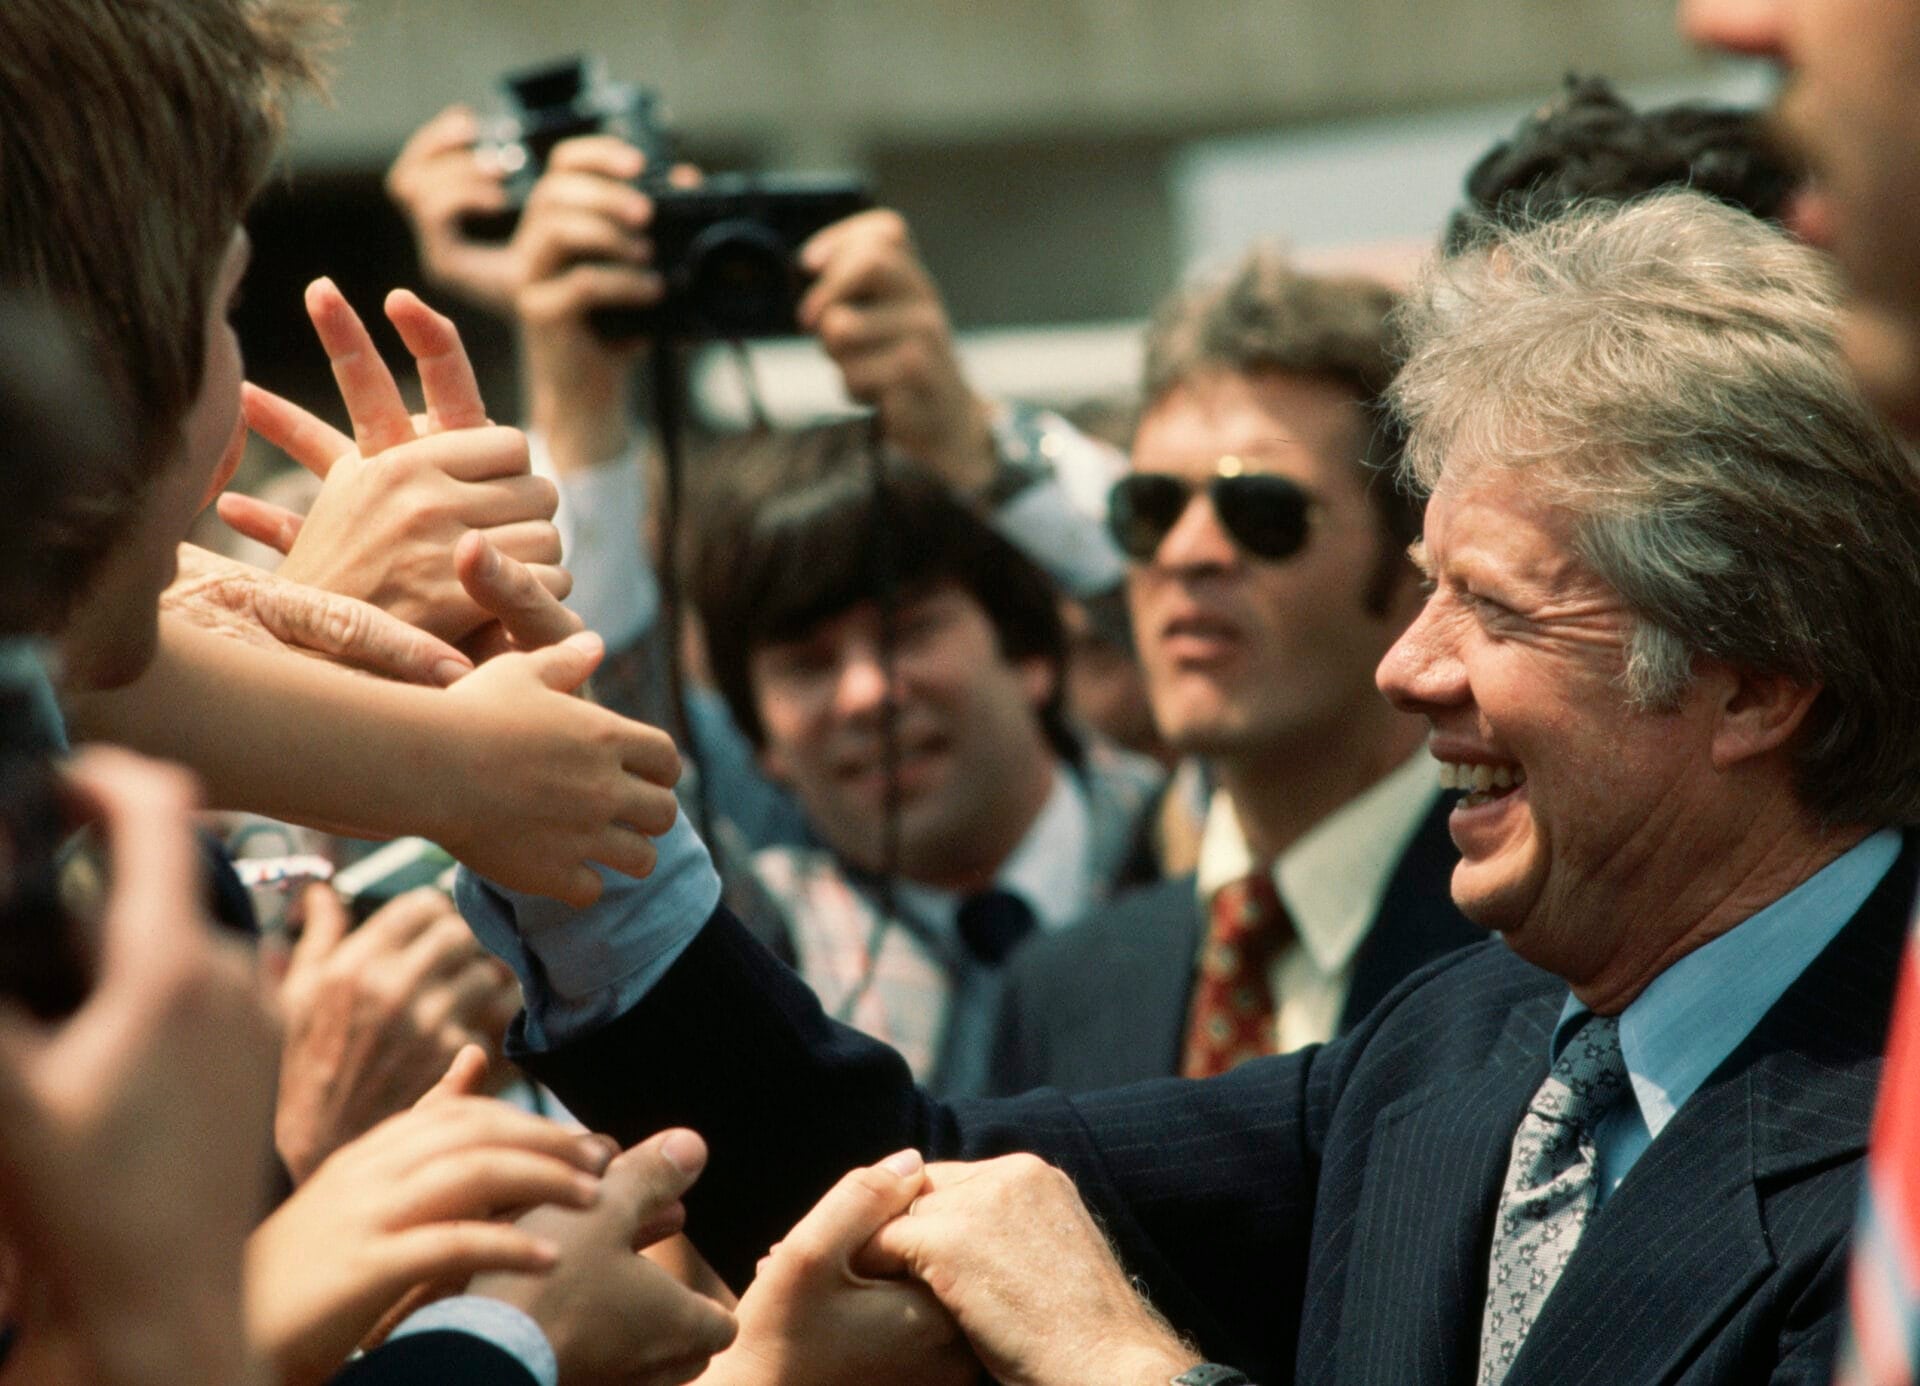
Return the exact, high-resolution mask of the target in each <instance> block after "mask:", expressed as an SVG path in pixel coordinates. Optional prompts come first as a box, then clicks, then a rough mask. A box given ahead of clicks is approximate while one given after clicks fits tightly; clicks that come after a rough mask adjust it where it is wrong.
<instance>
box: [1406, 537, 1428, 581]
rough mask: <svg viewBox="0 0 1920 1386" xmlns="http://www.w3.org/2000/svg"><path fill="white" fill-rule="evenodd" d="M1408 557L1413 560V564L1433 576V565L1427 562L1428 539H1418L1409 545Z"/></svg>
mask: <svg viewBox="0 0 1920 1386" xmlns="http://www.w3.org/2000/svg"><path fill="white" fill-rule="evenodd" d="M1407 557H1408V558H1410V559H1412V560H1413V566H1414V567H1416V568H1418V569H1419V570H1420V571H1421V572H1422V573H1424V574H1426V575H1427V576H1428V577H1432V576H1433V565H1432V564H1431V563H1429V562H1427V541H1426V540H1425V539H1416V540H1414V541H1413V542H1412V543H1411V544H1409V545H1407Z"/></svg>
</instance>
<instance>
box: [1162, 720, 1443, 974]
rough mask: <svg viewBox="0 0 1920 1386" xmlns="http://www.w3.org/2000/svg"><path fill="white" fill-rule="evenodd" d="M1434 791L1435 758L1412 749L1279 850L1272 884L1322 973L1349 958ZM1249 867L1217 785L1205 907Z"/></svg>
mask: <svg viewBox="0 0 1920 1386" xmlns="http://www.w3.org/2000/svg"><path fill="white" fill-rule="evenodd" d="M1439 793H1440V785H1439V777H1438V774H1437V773H1436V771H1435V769H1434V762H1433V759H1432V757H1430V756H1429V755H1428V754H1427V753H1426V751H1425V750H1421V751H1417V752H1415V753H1414V754H1413V755H1412V756H1410V757H1408V759H1407V760H1406V761H1404V762H1403V763H1402V764H1400V765H1399V766H1397V767H1395V768H1394V769H1393V770H1392V771H1390V772H1389V773H1388V774H1386V775H1384V776H1382V777H1381V778H1380V779H1378V780H1376V781H1374V783H1373V784H1371V785H1370V786H1368V787H1367V788H1366V789H1364V790H1362V791H1361V792H1360V793H1359V794H1356V795H1355V796H1354V797H1353V798H1351V799H1349V800H1347V802H1346V803H1344V804H1342V805H1341V806H1340V807H1339V808H1337V809H1335V810H1334V811H1333V812H1332V813H1330V814H1328V815H1327V816H1326V817H1325V818H1323V819H1321V820H1320V821H1319V822H1318V823H1315V824H1314V825H1313V827H1311V828H1309V829H1308V830H1307V831H1306V832H1305V833H1304V834H1302V835H1301V837H1300V839H1299V840H1298V841H1296V842H1295V843H1294V844H1293V845H1292V846H1291V847H1289V848H1287V850H1286V851H1284V852H1282V853H1281V854H1280V858H1279V860H1278V861H1276V862H1275V863H1274V866H1273V883H1274V886H1275V888H1276V889H1277V890H1278V891H1279V892H1280V901H1281V903H1282V904H1284V905H1285V906H1286V907H1287V914H1288V915H1289V916H1290V917H1291V918H1292V920H1293V927H1294V930H1295V932H1296V933H1297V934H1298V935H1299V938H1300V942H1301V944H1302V946H1303V947H1305V949H1306V951H1307V955H1308V956H1309V957H1310V958H1312V959H1313V963H1314V966H1315V967H1317V968H1318V969H1319V970H1320V971H1321V972H1323V973H1328V974H1331V973H1335V972H1338V971H1340V970H1341V969H1342V968H1344V967H1345V966H1346V965H1347V964H1348V963H1349V962H1350V961H1352V958H1353V954H1354V951H1355V950H1356V949H1357V948H1359V946H1360V941H1361V940H1362V939H1364V938H1365V937H1366V936H1367V930H1368V929H1369V928H1370V927H1372V924H1373V919H1374V916H1375V915H1377V914H1378V913H1379V912H1380V901H1381V899H1382V898H1383V897H1384V896H1385V895H1386V893H1387V882H1388V881H1390V880H1391V879H1392V878H1393V872H1394V868H1395V867H1397V866H1398V865H1399V864H1400V858H1401V856H1402V855H1403V854H1404V853H1405V852H1406V850H1407V843H1408V842H1410V841H1412V839H1413V835H1414V833H1416V832H1418V831H1419V828H1420V824H1421V822H1422V821H1423V820H1424V819H1425V818H1426V816H1427V814H1428V812H1429V811H1431V809H1432V808H1433V801H1434V799H1435V798H1436V797H1437V796H1438V794H1439ZM1253 869H1254V861H1253V852H1252V849H1251V848H1249V847H1248V846H1247V837H1246V834H1245V833H1244V832H1242V831H1241V829H1240V817H1239V815H1238V814H1237V813H1236V812H1235V811H1234V807H1233V801H1232V800H1231V799H1229V798H1228V797H1227V795H1226V793H1225V792H1224V791H1220V790H1216V791H1215V792H1214V794H1213V797H1212V799H1211V800H1210V801H1209V802H1208V804H1207V821H1206V826H1205V827H1204V828H1203V829H1202V830H1201V834H1200V861H1199V866H1198V870H1197V872H1196V877H1195V880H1196V884H1197V885H1198V887H1199V892H1200V905H1201V910H1202V912H1203V913H1204V912H1205V911H1206V908H1207V906H1208V905H1209V904H1211V902H1212V900H1213V897H1214V895H1215V894H1216V893H1218V891H1219V890H1220V888H1221V887H1222V886H1224V885H1226V884H1227V883H1228V882H1229V881H1233V880H1238V879H1239V878H1240V877H1242V876H1245V875H1247V874H1248V873H1249V872H1251V871H1252V870H1253Z"/></svg>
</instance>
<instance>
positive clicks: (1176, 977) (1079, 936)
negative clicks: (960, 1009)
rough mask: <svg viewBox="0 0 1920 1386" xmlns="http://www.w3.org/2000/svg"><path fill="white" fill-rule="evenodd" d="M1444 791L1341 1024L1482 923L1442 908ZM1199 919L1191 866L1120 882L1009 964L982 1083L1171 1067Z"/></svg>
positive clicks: (1069, 1080) (1008, 1090) (1453, 854)
mask: <svg viewBox="0 0 1920 1386" xmlns="http://www.w3.org/2000/svg"><path fill="white" fill-rule="evenodd" d="M1452 808H1453V796H1452V795H1450V794H1449V795H1442V796H1440V798H1439V799H1437V800H1436V801H1435V803H1434V806H1433V808H1432V809H1431V810H1430V811H1429V812H1428V814H1427V816H1426V817H1425V818H1424V819H1422V820H1421V822H1420V827H1419V829H1418V831H1416V832H1415V833H1414V835H1413V837H1412V839H1411V840H1410V841H1409V842H1408V843H1407V849H1406V851H1405V852H1404V853H1402V854H1401V857H1400V861H1399V863H1398V864H1397V865H1396V866H1395V867H1394V870H1393V875H1392V876H1390V877H1389V878H1388V880H1387V888H1386V891H1385V893H1384V894H1382V896H1381V897H1380V908H1379V910H1378V911H1377V912H1376V913H1375V914H1374V917H1373V922H1372V923H1371V924H1370V925H1368V927H1367V934H1366V937H1365V938H1364V939H1363V940H1362V942H1361V944H1360V947H1359V950H1358V951H1357V952H1356V953H1355V954H1354V958H1353V982H1352V985H1351V986H1350V987H1349V988H1348V991H1347V1002H1346V1005H1345V1006H1344V1007H1343V1008H1342V1010H1341V1012H1340V1021H1339V1025H1338V1027H1337V1029H1336V1031H1335V1033H1337V1034H1342V1035H1344V1034H1345V1033H1346V1032H1347V1031H1349V1030H1351V1029H1352V1028H1353V1027H1354V1026H1355V1025H1357V1024H1358V1023H1359V1022H1360V1021H1361V1020H1362V1019H1363V1018H1364V1017H1365V1016H1366V1014H1367V1012H1369V1011H1371V1010H1372V1009H1373V1008H1374V1007H1375V1006H1376V1005H1378V1004H1379V1003H1380V1001H1381V999H1382V998H1383V997H1385V996H1386V994H1387V993H1388V992H1390V991H1392V990H1393V989H1394V987H1396V986H1398V985H1399V984H1400V982H1401V981H1402V980H1403V979H1404V978H1405V977H1406V976H1407V975H1408V974H1409V973H1411V972H1413V971H1415V970H1416V969H1417V968H1419V967H1420V966H1422V965H1423V964H1425V963H1428V962H1431V961H1432V960H1433V959H1435V958H1437V957H1439V956H1440V955H1441V954H1442V953H1446V952H1449V951H1451V950H1452V949H1455V948H1464V947H1465V946H1466V945H1468V944H1469V943H1478V942H1479V941H1481V940H1482V939H1484V938H1485V937H1486V931H1485V930H1484V929H1480V928H1478V927H1476V926H1475V925H1473V924H1471V923H1469V922H1468V920H1467V919H1466V917H1465V916H1464V915H1462V914H1461V913H1460V911H1459V910H1457V909H1455V908H1454V904H1453V896H1452V895H1451V894H1450V892H1449V883H1450V882H1451V880H1452V878H1453V867H1454V863H1455V862H1457V861H1459V860H1460V853H1459V850H1458V849H1457V848H1455V847H1454V845H1453V839H1452V837H1450V836H1449V835H1448V833H1447V815H1448V813H1450V812H1451V811H1452ZM1205 927H1206V921H1205V917H1204V916H1203V915H1202V913H1201V910H1200V900H1199V895H1198V892H1197V887H1196V886H1195V883H1194V877H1193V876H1192V875H1191V874H1188V875H1185V876H1181V877H1178V878H1177V879H1174V880H1169V881H1161V882H1159V883H1157V884H1155V885H1151V886H1146V887H1144V888H1142V889H1139V890H1135V891H1130V892H1128V893H1127V894H1125V895H1123V896H1121V897H1120V898H1119V899H1118V900H1116V901H1115V902H1114V903H1113V904H1112V905H1110V906H1108V907H1107V908H1105V909H1103V910H1100V911H1098V912H1097V913H1095V914H1093V915H1091V916H1089V917H1088V918H1087V919H1085V920H1084V921H1082V922H1081V923H1079V924H1076V925H1074V926H1073V927H1072V928H1070V929H1062V930H1061V931H1059V932H1058V933H1051V934H1043V935H1041V936H1039V937H1037V938H1035V939H1034V940H1033V941H1032V942H1031V943H1029V944H1027V945H1026V946H1025V947H1024V948H1022V949H1021V950H1020V951H1019V952H1018V953H1017V954H1015V955H1014V957H1013V958H1012V960H1011V961H1009V963H1008V964H1007V982H1006V989H1005V991H1004V992H1003V993H1002V996H1001V1003H1000V1020H999V1027H998V1031H997V1033H996V1034H995V1037H994V1047H993V1057H992V1067H991V1071H990V1073H989V1076H988V1085H989V1087H988V1090H989V1091H990V1092H993V1093H1000V1094H1008V1095H1011V1094H1013V1093H1019V1092H1026V1091H1027V1090H1028V1089H1030V1088H1039V1087H1056V1088H1060V1089H1063V1090H1064V1091H1066V1092H1091V1091H1093V1090H1095V1089H1097V1088H1111V1087H1117V1086H1119V1085H1120V1084H1122V1083H1132V1082H1137V1081H1139V1080H1140V1079H1142V1078H1168V1077H1172V1076H1173V1075H1175V1074H1177V1073H1178V1072H1179V1071H1180V1052H1181V1049H1182V1047H1183V1045H1184V1044H1185V1041H1186V1033H1187V1012H1188V1008H1189V1006H1190V1005H1191V1003H1192V999H1193V981H1194V963H1195V961H1196V960H1197V959H1198V957H1199V952H1200V941H1201V934H1202V931H1203V930H1204V929H1205Z"/></svg>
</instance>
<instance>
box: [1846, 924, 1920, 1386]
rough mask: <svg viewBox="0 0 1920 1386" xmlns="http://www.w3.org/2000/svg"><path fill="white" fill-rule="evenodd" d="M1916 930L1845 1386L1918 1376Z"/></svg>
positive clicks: (1889, 1077) (1870, 1186)
mask: <svg viewBox="0 0 1920 1386" xmlns="http://www.w3.org/2000/svg"><path fill="white" fill-rule="evenodd" d="M1915 926H1916V927H1915V932H1914V934H1913V936H1912V939H1911V940H1910V941H1909V943H1908V946H1907V953H1906V957H1905V959H1904V960H1903V962H1902V964H1901V969H1900V974H1901V975H1900V990H1899V997H1898V999H1897V1001H1896V1002H1895V1005H1894V1015H1893V1031H1892V1036H1891V1038H1890V1039H1889V1040H1888V1045H1887V1067H1886V1075H1885V1078H1884V1080H1883V1082H1882V1085H1881V1089H1880V1104H1879V1108H1878V1110H1877V1111H1876V1113H1875V1115H1874V1121H1873V1145H1872V1148H1871V1149H1870V1151H1869V1152H1868V1155H1867V1182H1866V1190H1865V1193H1864V1195H1863V1197H1862V1199H1861V1205H1860V1225H1859V1227H1858V1229H1857V1230H1856V1231H1855V1233H1854V1252H1853V1272H1852V1275H1851V1277H1850V1281H1849V1286H1848V1290H1849V1297H1850V1301H1851V1302H1850V1304H1849V1306H1848V1313H1847V1341H1846V1343H1845V1346H1844V1347H1843V1348H1842V1350H1841V1355H1840V1370H1839V1373H1838V1375H1837V1377H1836V1380H1837V1382H1838V1383H1839V1386H1909V1383H1911V1382H1913V1381H1914V1380H1915V1378H1916V1376H1917V1375H1920V918H1916V921H1915Z"/></svg>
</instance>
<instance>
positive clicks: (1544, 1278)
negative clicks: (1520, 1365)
mask: <svg viewBox="0 0 1920 1386" xmlns="http://www.w3.org/2000/svg"><path fill="white" fill-rule="evenodd" d="M1626 1087H1627V1068H1626V1063H1625V1062H1624V1061H1623V1060H1622V1059H1621V1057H1620V1021H1619V1019H1618V1018H1617V1017H1614V1016H1594V1017H1593V1018H1591V1019H1590V1020H1588V1021H1587V1023H1586V1024H1585V1025H1584V1026H1583V1027H1582V1028H1581V1029H1580V1031H1579V1033H1577V1034H1575V1035H1574V1037H1573V1038H1572V1039H1571V1040H1569V1041H1568V1042H1567V1047H1566V1048H1565V1049H1564V1050H1562V1051H1561V1054H1560V1058H1559V1060H1558V1061H1557V1062H1556V1063H1555V1064H1554V1066H1553V1069H1552V1071H1551V1072H1549V1073H1548V1074H1547V1080H1546V1082H1544V1083H1542V1084H1541V1085H1540V1090H1539V1091H1538V1092H1536V1093H1535V1094H1534V1095H1533V1101H1532V1102H1531V1103H1529V1104H1528V1106H1527V1114H1526V1115H1525V1116H1524V1117H1522V1118H1521V1119H1520V1129H1519V1130H1518V1131H1516V1132H1515V1133H1514V1137H1513V1155H1512V1157H1511V1158H1510V1159H1509V1160H1508V1162H1507V1182H1506V1184H1505V1185H1504V1186H1502V1188H1501V1190H1500V1216H1499V1220H1498V1221H1497V1222H1496V1223H1495V1224H1494V1229H1493V1251H1492V1254H1491V1256H1490V1257H1489V1259H1488V1267H1487V1307H1486V1313H1485V1316H1484V1317H1483V1318H1482V1319H1481V1323H1480V1386H1499V1383H1500V1382H1502V1381H1504V1380H1505V1379H1506V1376H1507V1369H1508V1368H1510V1367H1511V1366H1512V1365H1513V1359H1514V1356H1515V1354H1517V1353H1518V1352H1519V1351H1520V1344H1522V1343H1524V1342H1525V1341H1526V1340H1527V1330H1528V1329H1530V1328H1532V1327H1533V1321H1534V1320H1535V1319H1536V1318H1538V1317H1539V1315H1540V1306H1541V1305H1542V1304H1544V1303H1546V1299H1547V1296H1548V1295H1549V1294H1551V1293H1552V1291H1553V1287H1554V1285H1555V1284H1556V1283H1557V1282H1558V1281H1559V1279H1560V1272H1561V1271H1563V1270H1565V1269H1566V1265H1567V1261H1568V1259H1569V1258H1570V1257H1571V1256H1572V1255H1573V1249H1574V1247H1575V1245H1576V1244H1578V1242H1579V1241H1580V1232H1581V1229H1582V1228H1584V1227H1585V1226H1586V1225H1587V1216H1588V1214H1590V1213H1591V1212H1592V1211H1593V1201H1594V1196H1595V1194H1596V1193H1597V1192H1598V1189H1597V1186H1596V1184H1595V1182H1594V1153H1593V1127H1594V1123H1595V1122H1597V1121H1598V1120H1599V1119H1600V1116H1601V1114H1602V1113H1604V1112H1605V1111H1606V1109H1607V1108H1608V1106H1609V1105H1611V1104H1612V1102H1613V1101H1614V1099H1615V1098H1617V1097H1619V1096H1620V1094H1621V1093H1623V1092H1625V1091H1626Z"/></svg>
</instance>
